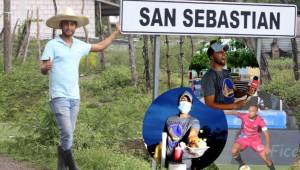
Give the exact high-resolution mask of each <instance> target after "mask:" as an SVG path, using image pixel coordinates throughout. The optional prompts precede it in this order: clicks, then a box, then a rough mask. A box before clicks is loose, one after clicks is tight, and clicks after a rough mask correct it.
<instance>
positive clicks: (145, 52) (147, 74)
mask: <svg viewBox="0 0 300 170" xmlns="http://www.w3.org/2000/svg"><path fill="white" fill-rule="evenodd" d="M143 42H144V46H143V58H144V66H145V69H144V73H145V79H146V91H147V93H150V90H151V82H150V81H151V80H150V67H149V53H148V51H149V50H148V35H143Z"/></svg>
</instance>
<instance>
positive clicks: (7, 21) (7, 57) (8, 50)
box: [3, 0, 12, 74]
mask: <svg viewBox="0 0 300 170" xmlns="http://www.w3.org/2000/svg"><path fill="white" fill-rule="evenodd" d="M3 5H4V8H3V11H4V12H3V13H4V17H3V23H4V24H3V25H4V29H3V30H4V31H3V32H4V43H3V48H4V57H3V59H4V72H5V73H6V74H8V73H10V72H11V68H12V66H11V58H12V57H11V55H12V45H11V28H10V27H11V15H10V14H11V12H10V0H4V1H3Z"/></svg>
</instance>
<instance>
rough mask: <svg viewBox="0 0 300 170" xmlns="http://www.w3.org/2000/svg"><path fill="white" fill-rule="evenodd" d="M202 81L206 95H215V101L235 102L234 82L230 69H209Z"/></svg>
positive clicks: (221, 102) (222, 102) (223, 102)
mask: <svg viewBox="0 0 300 170" xmlns="http://www.w3.org/2000/svg"><path fill="white" fill-rule="evenodd" d="M201 83H202V88H203V89H202V90H203V94H204V97H205V96H215V102H216V103H220V104H229V103H233V102H234V91H233V87H234V84H233V81H232V78H231V76H230V73H229V71H228V70H225V69H223V70H222V71H215V70H213V69H209V70H208V71H207V72H206V73H205V75H204V76H203V78H202V81H201Z"/></svg>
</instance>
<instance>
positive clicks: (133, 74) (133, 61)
mask: <svg viewBox="0 0 300 170" xmlns="http://www.w3.org/2000/svg"><path fill="white" fill-rule="evenodd" d="M128 52H129V65H130V70H131V82H132V84H133V85H134V86H135V87H137V84H138V74H137V71H136V57H135V52H134V43H133V38H132V35H128Z"/></svg>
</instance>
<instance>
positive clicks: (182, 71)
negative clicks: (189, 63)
mask: <svg viewBox="0 0 300 170" xmlns="http://www.w3.org/2000/svg"><path fill="white" fill-rule="evenodd" d="M183 38H184V36H180V37H179V63H180V76H181V83H180V86H181V87H183V75H184V70H183V57H184V53H183V49H182V47H183V43H184V41H183Z"/></svg>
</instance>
